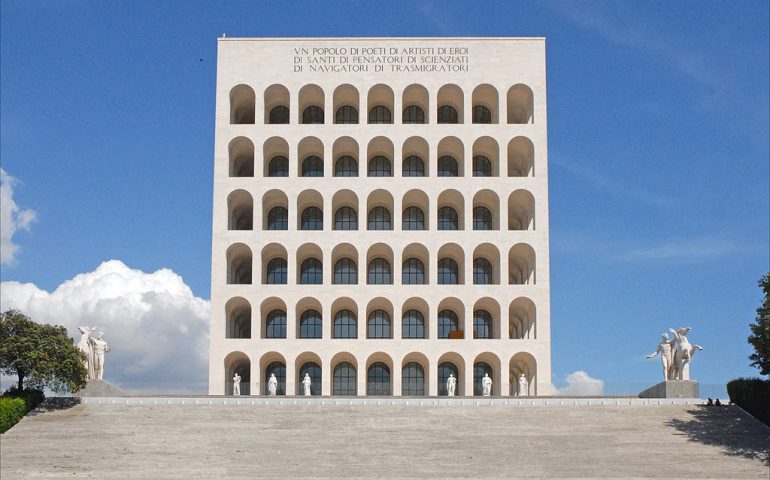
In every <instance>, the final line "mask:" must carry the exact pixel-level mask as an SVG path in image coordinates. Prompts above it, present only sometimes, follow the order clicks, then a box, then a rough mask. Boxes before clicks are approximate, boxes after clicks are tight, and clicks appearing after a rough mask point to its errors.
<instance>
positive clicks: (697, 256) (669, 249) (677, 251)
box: [620, 237, 753, 262]
mask: <svg viewBox="0 0 770 480" xmlns="http://www.w3.org/2000/svg"><path fill="white" fill-rule="evenodd" d="M751 250H753V247H752V246H751V245H743V246H741V247H738V245H737V244H736V243H735V242H734V241H732V240H729V239H722V238H716V237H704V238H686V239H671V240H667V241H665V242H662V243H659V244H657V245H655V244H647V245H645V246H644V247H639V248H634V249H631V250H628V251H626V252H625V253H623V254H622V255H621V256H620V260H627V261H639V260H641V261H655V260H662V261H667V262H668V261H680V262H700V261H707V260H713V259H716V258H721V257H726V256H728V255H735V254H738V253H742V252H743V251H751Z"/></svg>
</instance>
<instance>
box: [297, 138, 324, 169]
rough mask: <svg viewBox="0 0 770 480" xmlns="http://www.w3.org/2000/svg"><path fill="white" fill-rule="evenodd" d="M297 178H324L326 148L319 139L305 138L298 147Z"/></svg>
mask: <svg viewBox="0 0 770 480" xmlns="http://www.w3.org/2000/svg"><path fill="white" fill-rule="evenodd" d="M297 160H298V161H297V166H298V167H299V170H298V171H297V176H300V177H323V176H324V170H325V169H324V146H323V143H321V140H319V139H318V138H317V137H305V138H303V139H302V140H300V141H299V144H298V145H297Z"/></svg>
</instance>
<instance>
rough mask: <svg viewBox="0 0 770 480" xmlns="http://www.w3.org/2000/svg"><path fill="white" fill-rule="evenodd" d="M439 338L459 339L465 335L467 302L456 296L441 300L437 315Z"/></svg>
mask: <svg viewBox="0 0 770 480" xmlns="http://www.w3.org/2000/svg"><path fill="white" fill-rule="evenodd" d="M436 322H437V323H436V333H437V336H438V338H448V339H452V340H459V339H462V338H464V337H465V328H464V325H465V304H464V303H463V302H461V301H460V300H458V299H457V298H454V297H449V298H445V299H443V300H441V302H439V304H438V314H437V315H436Z"/></svg>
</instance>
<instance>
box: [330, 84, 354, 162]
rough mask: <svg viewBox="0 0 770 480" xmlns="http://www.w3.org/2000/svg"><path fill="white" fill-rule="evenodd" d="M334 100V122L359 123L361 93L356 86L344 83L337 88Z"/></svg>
mask: <svg viewBox="0 0 770 480" xmlns="http://www.w3.org/2000/svg"><path fill="white" fill-rule="evenodd" d="M333 101H334V123H358V105H359V95H358V90H357V89H356V87H354V86H352V85H349V84H344V85H340V86H339V87H337V88H335V89H334V94H333ZM334 158H337V156H336V155H335V156H334Z"/></svg>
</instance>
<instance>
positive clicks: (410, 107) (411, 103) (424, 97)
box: [401, 83, 430, 123]
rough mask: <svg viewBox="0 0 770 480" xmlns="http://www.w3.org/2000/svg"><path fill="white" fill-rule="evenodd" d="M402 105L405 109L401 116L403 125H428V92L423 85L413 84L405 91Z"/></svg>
mask: <svg viewBox="0 0 770 480" xmlns="http://www.w3.org/2000/svg"><path fill="white" fill-rule="evenodd" d="M401 105H402V108H403V111H402V114H401V123H427V122H428V118H427V115H426V114H427V112H428V111H430V108H429V104H428V90H427V89H426V88H425V87H423V86H422V85H418V84H416V83H415V84H412V85H409V86H408V87H406V88H405V89H404V93H403V95H402V96H401Z"/></svg>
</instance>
